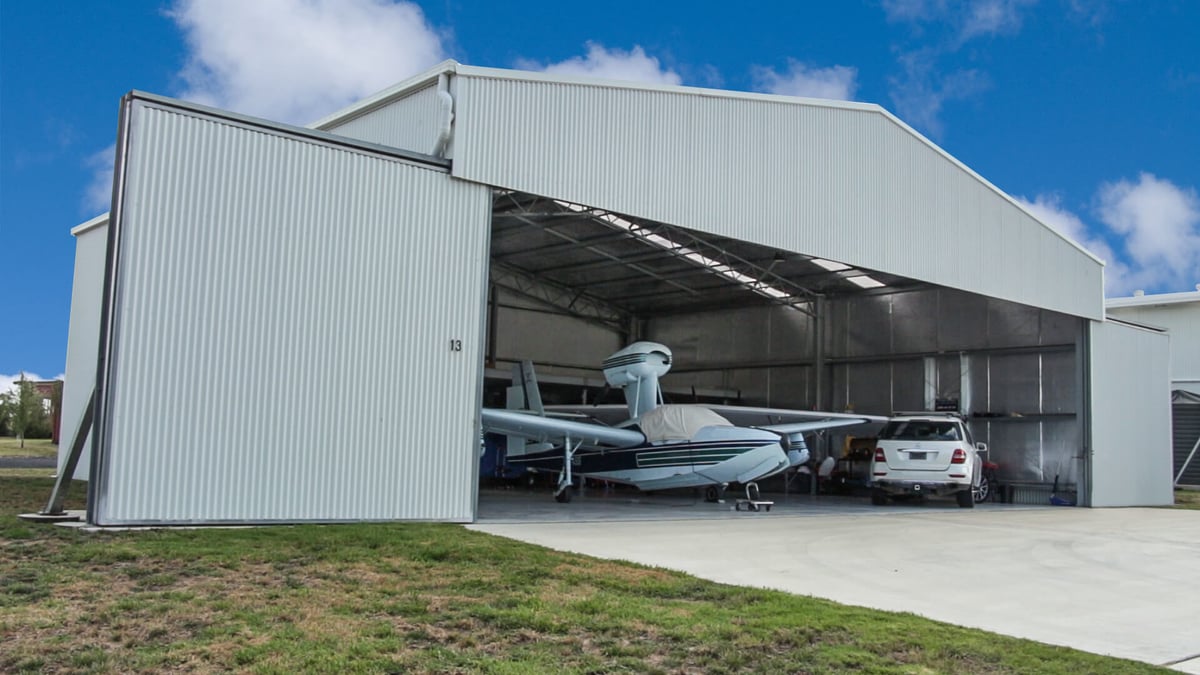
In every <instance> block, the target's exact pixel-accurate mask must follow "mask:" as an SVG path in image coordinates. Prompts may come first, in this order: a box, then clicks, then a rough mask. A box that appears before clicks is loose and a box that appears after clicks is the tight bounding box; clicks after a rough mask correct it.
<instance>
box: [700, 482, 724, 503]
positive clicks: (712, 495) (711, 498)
mask: <svg viewBox="0 0 1200 675" xmlns="http://www.w3.org/2000/svg"><path fill="white" fill-rule="evenodd" d="M718 499H720V495H718V494H717V486H715V485H709V486H708V487H707V488H705V489H704V501H706V502H716V501H717V500H718Z"/></svg>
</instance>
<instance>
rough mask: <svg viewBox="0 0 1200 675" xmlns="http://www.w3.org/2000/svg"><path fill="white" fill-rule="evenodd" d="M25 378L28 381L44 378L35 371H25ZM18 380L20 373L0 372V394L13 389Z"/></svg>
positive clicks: (60, 377)
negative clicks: (5, 373) (7, 373)
mask: <svg viewBox="0 0 1200 675" xmlns="http://www.w3.org/2000/svg"><path fill="white" fill-rule="evenodd" d="M25 379H26V380H29V381H30V382H41V381H42V380H45V379H46V378H44V377H42V376H41V375H38V374H37V373H25ZM53 379H55V380H63V379H66V378H65V377H64V376H62V375H59V376H58V377H55V378H53ZM20 380H21V374H20V373H17V374H16V375H4V374H0V394H7V393H10V392H13V391H15V390H16V387H17V382H19V381H20Z"/></svg>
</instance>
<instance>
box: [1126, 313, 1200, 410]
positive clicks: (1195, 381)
mask: <svg viewBox="0 0 1200 675" xmlns="http://www.w3.org/2000/svg"><path fill="white" fill-rule="evenodd" d="M1147 297H1148V299H1149V298H1150V297H1152V296H1147ZM1108 313H1109V315H1110V316H1113V317H1116V318H1118V319H1124V320H1126V321H1132V322H1134V323H1144V324H1147V325H1150V326H1157V327H1160V328H1166V329H1167V330H1168V331H1170V333H1171V380H1172V381H1173V382H1175V388H1176V389H1185V390H1187V391H1190V392H1192V393H1195V394H1200V300H1197V301H1194V302H1180V303H1174V304H1169V305H1154V304H1147V305H1144V306H1132V307H1110V308H1109V309H1108Z"/></svg>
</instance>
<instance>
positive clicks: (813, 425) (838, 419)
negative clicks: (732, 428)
mask: <svg viewBox="0 0 1200 675" xmlns="http://www.w3.org/2000/svg"><path fill="white" fill-rule="evenodd" d="M704 407H706V408H708V409H710V410H712V411H713V412H715V413H717V414H718V415H720V416H721V417H724V418H725V419H727V420H729V421H730V422H732V423H733V424H736V425H738V426H746V427H757V428H759V429H767V430H768V431H774V432H776V433H780V434H794V433H805V432H809V431H820V430H822V429H833V428H836V427H849V426H856V425H859V424H883V423H884V422H886V421H887V419H888V418H886V417H881V416H879V415H860V414H858V413H836V412H825V411H821V410H790V409H785V408H754V407H749V406H738V405H705V406H704Z"/></svg>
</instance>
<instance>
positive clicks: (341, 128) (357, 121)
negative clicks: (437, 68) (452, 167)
mask: <svg viewBox="0 0 1200 675" xmlns="http://www.w3.org/2000/svg"><path fill="white" fill-rule="evenodd" d="M441 124H442V108H441V103H440V102H439V101H438V96H437V83H436V81H435V82H433V83H432V84H429V85H427V86H425V87H424V88H422V89H417V90H416V91H413V92H412V93H411V94H408V95H405V96H402V97H399V98H397V99H395V100H391V101H389V102H388V103H387V104H386V105H383V106H380V107H378V108H375V109H373V110H370V111H367V112H365V113H363V114H361V115H359V116H357V117H354V118H352V119H350V120H348V121H346V122H339V123H335V124H328V125H324V126H323V127H322V129H323V130H325V131H329V132H332V133H335V134H337V135H339V136H346V137H347V138H357V139H359V140H362V141H368V142H370V143H378V144H380V145H386V146H389V147H393V148H401V149H404V150H412V151H413V152H423V153H426V154H428V153H431V152H433V149H434V145H435V144H436V143H437V137H438V131H439V130H440V128H441ZM447 156H449V155H447Z"/></svg>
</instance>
